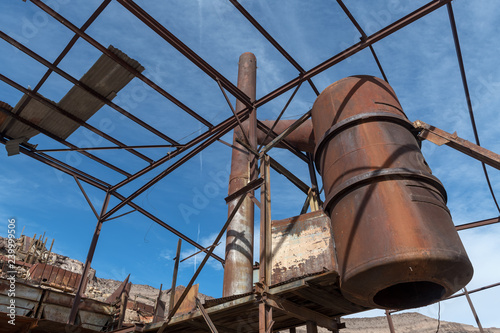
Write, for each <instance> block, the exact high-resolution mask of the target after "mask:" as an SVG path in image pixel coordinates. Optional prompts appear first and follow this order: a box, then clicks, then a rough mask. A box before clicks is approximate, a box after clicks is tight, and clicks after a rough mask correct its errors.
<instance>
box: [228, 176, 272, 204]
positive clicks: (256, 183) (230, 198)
mask: <svg viewBox="0 0 500 333" xmlns="http://www.w3.org/2000/svg"><path fill="white" fill-rule="evenodd" d="M262 184H264V178H257V179H254V180H252V181H250V182H249V183H248V184H246V185H245V186H243V187H242V188H240V189H239V190H237V191H235V192H234V193H231V194H230V195H228V196H227V197H226V198H224V200H225V201H226V204H228V203H230V202H231V201H233V200H234V199H236V198H238V197H239V196H241V195H243V194H245V193H248V192H250V191H253V190H255V189H258V188H259V187H261V186H262Z"/></svg>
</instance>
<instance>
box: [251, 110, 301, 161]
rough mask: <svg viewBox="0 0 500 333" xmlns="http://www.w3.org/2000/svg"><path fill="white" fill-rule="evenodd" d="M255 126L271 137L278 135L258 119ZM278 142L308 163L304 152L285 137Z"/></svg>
mask: <svg viewBox="0 0 500 333" xmlns="http://www.w3.org/2000/svg"><path fill="white" fill-rule="evenodd" d="M257 128H258V129H259V130H261V131H263V132H266V133H267V132H269V135H270V136H271V137H273V138H276V137H277V136H278V134H276V132H274V131H270V128H269V127H267V125H266V124H264V123H263V122H261V121H260V120H257ZM280 144H282V145H283V147H285V148H286V149H288V150H289V151H290V152H291V153H292V154H294V155H295V156H297V157H298V158H300V159H301V160H303V161H304V162H306V163H309V158H308V157H307V156H306V155H305V154H304V153H302V152H301V151H300V150H299V149H297V148H296V147H295V146H293V145H291V144H290V143H289V142H288V141H287V140H286V139H284V140H282V141H281V143H280Z"/></svg>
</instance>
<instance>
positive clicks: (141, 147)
mask: <svg viewBox="0 0 500 333" xmlns="http://www.w3.org/2000/svg"><path fill="white" fill-rule="evenodd" d="M182 146H183V145H139V146H125V147H85V148H82V147H78V148H69V149H36V150H35V151H36V152H38V153H52V152H65V151H66V152H67V151H84V150H112V149H128V148H133V149H146V148H179V147H182Z"/></svg>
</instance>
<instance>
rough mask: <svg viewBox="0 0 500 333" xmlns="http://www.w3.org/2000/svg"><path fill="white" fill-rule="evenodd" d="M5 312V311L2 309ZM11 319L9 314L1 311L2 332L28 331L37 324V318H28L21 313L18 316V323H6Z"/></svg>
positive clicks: (19, 332)
mask: <svg viewBox="0 0 500 333" xmlns="http://www.w3.org/2000/svg"><path fill="white" fill-rule="evenodd" d="M2 312H3V311H2ZM9 320H11V319H10V318H9V317H8V316H7V314H5V313H1V312H0V323H1V324H0V333H26V332H31V331H30V329H32V328H34V327H36V326H37V322H38V320H37V319H34V318H27V317H24V316H21V315H17V316H16V321H15V323H16V325H10V324H6V323H7V322H8V321H9Z"/></svg>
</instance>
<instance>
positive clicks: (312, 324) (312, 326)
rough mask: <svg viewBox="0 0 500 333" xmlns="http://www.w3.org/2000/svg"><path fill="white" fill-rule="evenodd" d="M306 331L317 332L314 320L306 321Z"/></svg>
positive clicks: (308, 332) (309, 332)
mask: <svg viewBox="0 0 500 333" xmlns="http://www.w3.org/2000/svg"><path fill="white" fill-rule="evenodd" d="M306 328H307V333H318V326H317V325H316V323H315V322H314V321H310V320H308V321H306Z"/></svg>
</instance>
